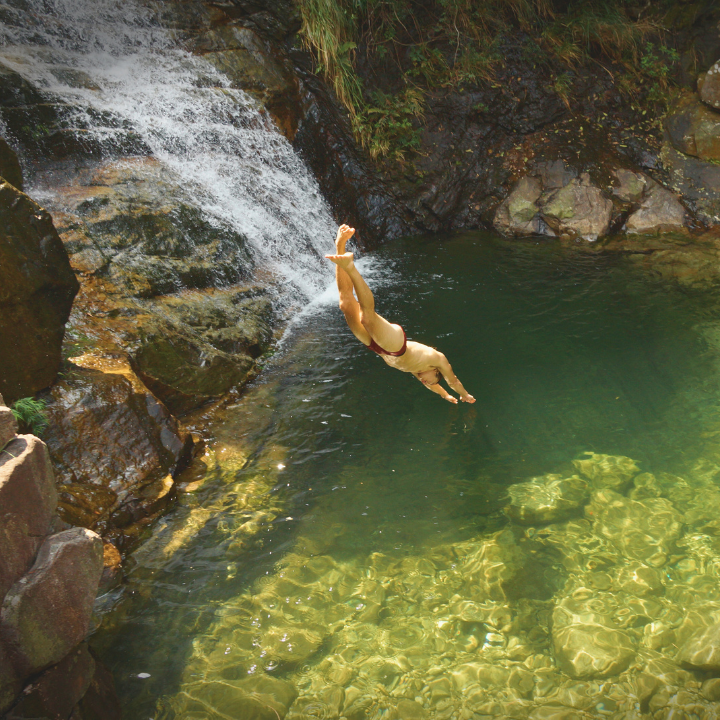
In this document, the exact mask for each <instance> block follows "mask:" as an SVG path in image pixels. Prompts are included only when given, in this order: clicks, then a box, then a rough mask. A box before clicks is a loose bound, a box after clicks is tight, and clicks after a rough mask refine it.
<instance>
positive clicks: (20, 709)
mask: <svg viewBox="0 0 720 720" xmlns="http://www.w3.org/2000/svg"><path fill="white" fill-rule="evenodd" d="M94 675H95V659H94V658H93V656H92V655H91V654H90V651H89V650H88V647H87V644H86V643H82V644H81V645H80V646H79V647H77V648H74V649H73V650H72V651H71V652H70V653H68V654H67V655H66V656H65V657H64V658H63V659H62V660H61V661H60V662H59V663H58V664H57V665H53V666H52V667H51V668H48V669H47V670H46V671H45V672H44V673H43V674H42V675H40V677H38V678H35V679H34V680H33V681H32V682H31V683H30V684H29V685H27V686H26V687H25V689H24V690H23V694H22V696H21V698H20V701H19V702H18V703H17V704H16V705H15V706H14V707H13V709H12V711H11V712H10V713H9V717H8V719H7V720H16V719H17V720H19V719H20V718H50V719H51V720H55V719H56V718H57V719H58V720H60V719H64V718H69V717H70V714H71V713H72V711H73V708H74V707H75V706H76V705H77V703H78V702H79V701H80V700H81V698H82V697H83V696H84V695H85V693H86V692H87V690H88V688H89V687H90V683H91V681H92V679H93V676H94Z"/></svg>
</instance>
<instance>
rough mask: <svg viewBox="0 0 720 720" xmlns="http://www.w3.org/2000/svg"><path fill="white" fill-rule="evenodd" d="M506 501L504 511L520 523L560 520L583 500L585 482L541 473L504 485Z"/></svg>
mask: <svg viewBox="0 0 720 720" xmlns="http://www.w3.org/2000/svg"><path fill="white" fill-rule="evenodd" d="M508 493H509V495H510V504H509V505H508V506H507V507H506V508H505V513H506V514H507V515H508V516H509V517H510V518H512V519H513V520H514V521H515V522H517V523H520V524H522V525H534V524H536V523H539V524H545V523H550V522H556V521H558V520H563V519H566V518H568V517H570V516H571V515H573V514H575V513H577V512H579V511H580V509H581V508H582V506H583V505H584V504H585V503H586V502H587V500H588V498H589V496H590V491H589V488H588V483H587V482H586V481H585V480H583V479H581V478H579V477H578V476H577V475H573V476H572V477H568V478H564V477H562V476H561V475H552V474H550V475H543V476H541V477H535V478H531V479H530V480H528V481H527V482H523V483H515V484H514V485H511V486H510V487H509V488H508Z"/></svg>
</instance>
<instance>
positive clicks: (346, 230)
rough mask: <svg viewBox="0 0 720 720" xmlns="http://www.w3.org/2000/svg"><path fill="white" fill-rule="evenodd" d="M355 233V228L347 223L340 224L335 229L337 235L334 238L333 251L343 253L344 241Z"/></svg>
mask: <svg viewBox="0 0 720 720" xmlns="http://www.w3.org/2000/svg"><path fill="white" fill-rule="evenodd" d="M354 234H355V228H351V227H350V226H349V225H341V226H340V227H339V228H338V231H337V237H336V238H335V251H336V253H337V254H338V255H343V254H344V253H345V243H347V241H348V240H349V239H350V238H351V237H352V236H353V235H354Z"/></svg>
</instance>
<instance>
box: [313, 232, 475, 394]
mask: <svg viewBox="0 0 720 720" xmlns="http://www.w3.org/2000/svg"><path fill="white" fill-rule="evenodd" d="M354 233H355V229H354V228H351V227H349V226H347V225H341V226H340V228H339V229H338V233H337V238H336V240H335V247H336V250H337V253H336V254H335V255H326V256H325V257H326V258H327V259H328V260H331V261H332V262H333V263H335V266H336V268H335V269H336V272H335V279H336V280H337V286H338V292H339V293H340V309H341V310H342V312H343V314H344V315H345V320H346V321H347V324H348V326H349V327H350V330H352V332H353V334H354V335H355V337H356V338H357V339H358V340H360V342H361V343H363V345H365V346H366V347H367V348H369V349H370V350H372V351H373V352H376V353H377V354H378V355H380V357H381V358H382V359H383V360H384V361H385V362H386V363H387V364H388V365H390V367H394V368H396V369H397V370H402V371H403V372H407V373H412V374H413V375H414V376H415V377H416V378H417V379H418V380H420V382H421V383H422V384H423V385H425V387H426V388H428V390H432V391H433V392H434V393H437V394H438V395H440V397H442V398H443V399H444V400H447V401H448V402H451V403H457V398H456V397H454V396H452V395H450V393H448V392H447V390H445V388H443V387H442V386H441V385H440V378H441V377H443V378H445V382H446V383H447V384H448V386H449V387H450V388H452V389H453V390H454V391H455V392H456V393H458V395H460V400H462V401H463V402H468V403H474V402H475V398H474V397H473V396H472V395H470V394H469V393H468V391H467V390H465V388H464V387H463V386H462V383H461V382H460V381H459V380H458V379H457V377H456V376H455V373H454V372H453V370H452V367H450V363H449V362H448V360H447V358H446V357H445V356H444V355H443V354H442V353H441V352H439V351H438V350H436V349H435V348H432V347H430V346H429V345H423V344H422V343H418V342H414V341H412V340H407V338H406V337H405V331H404V330H403V329H402V328H401V327H400V325H395V324H393V323H390V322H388V321H387V320H386V319H385V318H383V317H381V316H380V315H378V314H377V313H376V312H375V298H374V297H373V294H372V292H371V291H370V288H369V287H368V286H367V283H366V282H365V280H364V279H363V277H362V275H360V273H359V272H358V270H357V268H356V267H355V263H354V256H353V254H352V253H349V252H345V244H346V243H347V241H348V240H349V239H350V238H351V237H352V236H353V234H354ZM353 290H354V291H355V293H356V294H357V299H355V295H354V294H353Z"/></svg>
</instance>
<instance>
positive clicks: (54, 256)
mask: <svg viewBox="0 0 720 720" xmlns="http://www.w3.org/2000/svg"><path fill="white" fill-rule="evenodd" d="M0 227H2V228H3V232H2V234H0V345H1V346H2V348H3V352H2V354H0V392H2V394H3V395H4V396H5V399H6V400H7V401H8V402H14V401H15V400H17V399H19V398H21V397H27V396H29V395H34V394H35V393H36V392H37V391H38V390H42V389H43V388H45V387H47V386H48V385H50V384H51V383H52V382H53V380H54V379H55V377H56V375H57V372H58V369H59V367H60V348H61V345H62V340H63V335H64V332H65V322H66V321H67V319H68V316H69V314H70V308H71V306H72V302H73V298H74V297H75V295H76V293H77V291H78V287H79V286H78V282H77V280H76V279H75V275H74V274H73V271H72V269H71V268H70V263H69V262H68V257H67V253H66V251H65V248H64V247H63V244H62V241H61V240H60V238H59V236H58V234H57V232H56V230H55V227H54V226H53V223H52V219H51V218H50V215H49V214H48V213H47V212H45V211H44V210H43V209H42V208H41V207H40V206H39V205H37V204H36V203H35V202H33V201H32V200H31V199H30V198H29V197H27V195H23V194H22V193H21V192H20V191H19V190H18V189H17V188H15V187H13V186H12V185H10V184H9V183H7V182H0Z"/></svg>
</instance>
